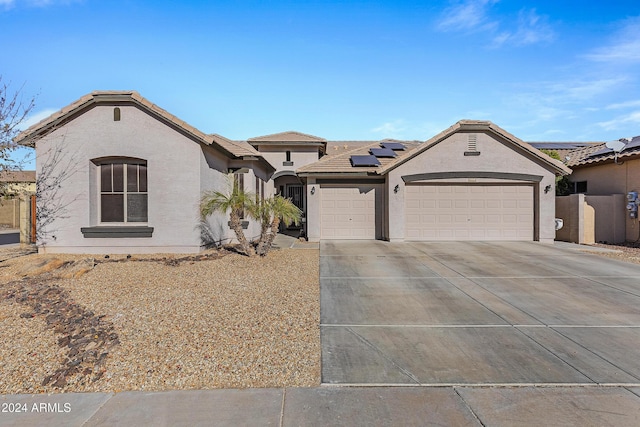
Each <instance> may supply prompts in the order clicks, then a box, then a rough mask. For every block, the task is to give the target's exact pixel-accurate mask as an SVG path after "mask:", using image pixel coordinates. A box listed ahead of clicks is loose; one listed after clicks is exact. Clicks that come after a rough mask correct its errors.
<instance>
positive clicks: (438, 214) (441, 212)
mask: <svg viewBox="0 0 640 427" xmlns="http://www.w3.org/2000/svg"><path fill="white" fill-rule="evenodd" d="M409 189H411V191H408V190H409ZM406 198H407V201H406V203H405V215H406V216H405V218H406V230H407V232H406V237H407V239H409V240H533V220H534V217H533V206H534V204H533V186H531V185H463V184H460V185H415V186H412V185H409V186H407V192H406ZM417 206H420V207H419V208H418V207H417Z"/></svg>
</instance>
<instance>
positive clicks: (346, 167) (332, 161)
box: [296, 140, 420, 174]
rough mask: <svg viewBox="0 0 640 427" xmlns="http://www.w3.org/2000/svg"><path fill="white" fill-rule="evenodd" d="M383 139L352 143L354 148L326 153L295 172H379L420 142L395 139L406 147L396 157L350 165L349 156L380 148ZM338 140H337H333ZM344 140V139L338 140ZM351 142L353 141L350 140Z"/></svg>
mask: <svg viewBox="0 0 640 427" xmlns="http://www.w3.org/2000/svg"><path fill="white" fill-rule="evenodd" d="M384 141H389V140H382V141H358V142H359V144H353V145H354V146H355V148H353V149H351V150H346V151H344V152H341V153H340V154H333V155H327V156H324V157H322V158H321V159H320V160H318V161H317V162H315V163H311V164H309V165H306V166H303V167H301V168H299V169H298V170H297V171H296V172H297V173H303V174H304V173H328V174H331V173H339V174H345V173H347V174H349V173H351V174H363V173H366V174H379V171H380V170H381V168H384V167H385V166H386V165H388V164H390V163H391V162H393V161H395V160H396V159H397V158H400V157H404V156H406V154H407V153H408V152H410V151H411V149H413V148H415V147H417V146H418V145H419V144H420V141H397V140H393V141H394V142H401V143H402V144H404V146H405V147H406V149H405V150H404V151H397V154H398V157H396V158H388V157H380V158H378V161H379V162H380V166H356V167H354V166H352V165H351V156H353V155H356V156H365V155H368V154H370V152H369V149H371V148H380V144H381V143H382V142H384ZM334 142H338V141H334ZM340 142H345V141H340ZM351 142H353V141H351Z"/></svg>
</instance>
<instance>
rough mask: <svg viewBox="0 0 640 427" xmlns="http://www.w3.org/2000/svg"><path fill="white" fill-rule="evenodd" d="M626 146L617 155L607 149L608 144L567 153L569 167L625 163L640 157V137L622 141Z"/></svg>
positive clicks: (595, 145) (590, 146)
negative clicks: (626, 160) (616, 162)
mask: <svg viewBox="0 0 640 427" xmlns="http://www.w3.org/2000/svg"><path fill="white" fill-rule="evenodd" d="M620 141H621V142H623V143H624V144H625V146H624V147H623V148H622V150H620V152H618V153H617V155H616V153H615V152H614V151H613V150H612V149H610V148H608V147H607V145H606V143H604V142H603V143H600V144H593V145H589V146H585V147H582V148H578V149H576V150H573V151H570V152H569V153H567V156H568V157H569V160H568V161H567V166H569V167H581V166H588V165H593V164H597V163H611V162H613V161H618V160H621V161H624V159H628V158H631V157H633V158H635V157H639V156H640V136H636V137H633V138H628V139H621V140H620Z"/></svg>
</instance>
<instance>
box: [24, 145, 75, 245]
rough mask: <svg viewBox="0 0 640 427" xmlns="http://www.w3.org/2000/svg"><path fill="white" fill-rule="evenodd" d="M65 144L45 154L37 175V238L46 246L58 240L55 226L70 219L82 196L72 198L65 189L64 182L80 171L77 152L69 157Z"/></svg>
mask: <svg viewBox="0 0 640 427" xmlns="http://www.w3.org/2000/svg"><path fill="white" fill-rule="evenodd" d="M62 147H64V144H57V145H56V148H55V149H53V151H49V152H47V153H45V154H44V156H42V157H45V160H44V161H43V163H42V165H41V166H40V169H39V171H38V176H37V177H36V218H35V220H36V241H37V242H38V245H46V244H47V243H48V242H49V241H50V240H56V235H55V233H56V230H55V229H53V230H52V229H51V227H50V226H51V225H52V224H53V223H54V222H55V221H56V220H58V219H62V218H68V215H67V212H68V211H67V208H68V207H69V205H71V204H72V203H74V202H75V201H76V200H78V198H79V196H77V195H76V196H75V197H74V198H73V199H71V200H69V199H68V194H66V193H64V192H63V191H61V189H62V185H63V184H64V183H65V182H66V181H68V180H70V179H71V178H72V177H73V176H74V175H75V174H76V172H78V168H79V166H78V162H77V161H76V159H75V157H74V156H73V155H71V156H68V155H67V154H66V153H65V152H64V151H63V149H62Z"/></svg>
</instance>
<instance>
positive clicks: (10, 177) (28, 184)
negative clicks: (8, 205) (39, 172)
mask: <svg viewBox="0 0 640 427" xmlns="http://www.w3.org/2000/svg"><path fill="white" fill-rule="evenodd" d="M0 185H1V186H2V190H3V192H4V194H5V195H6V196H9V197H10V196H14V195H18V194H20V193H35V192H36V171H10V170H5V171H2V172H0Z"/></svg>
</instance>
